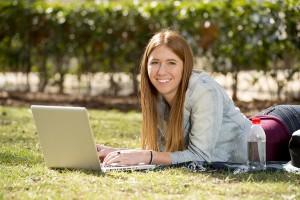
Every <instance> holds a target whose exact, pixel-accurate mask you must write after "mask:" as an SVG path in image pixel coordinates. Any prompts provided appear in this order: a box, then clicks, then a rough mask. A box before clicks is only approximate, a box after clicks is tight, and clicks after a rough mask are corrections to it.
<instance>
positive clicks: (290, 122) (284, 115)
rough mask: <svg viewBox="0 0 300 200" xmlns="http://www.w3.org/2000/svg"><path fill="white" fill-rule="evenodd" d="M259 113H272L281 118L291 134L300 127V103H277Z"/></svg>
mask: <svg viewBox="0 0 300 200" xmlns="http://www.w3.org/2000/svg"><path fill="white" fill-rule="evenodd" d="M258 115H272V116H275V117H277V118H279V119H281V120H282V121H283V122H284V123H285V124H286V126H287V128H288V130H289V133H290V134H291V135H292V134H293V132H295V131H297V130H299V129H300V105H277V106H273V107H270V108H267V109H265V110H263V111H261V112H260V113H259V114H258Z"/></svg>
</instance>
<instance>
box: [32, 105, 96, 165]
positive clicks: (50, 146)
mask: <svg viewBox="0 0 300 200" xmlns="http://www.w3.org/2000/svg"><path fill="white" fill-rule="evenodd" d="M31 110H32V113H33V118H34V121H35V125H36V129H37V133H38V138H39V142H40V145H41V149H42V152H43V155H44V160H45V162H46V165H47V166H48V167H49V168H71V169H72V168H73V169H94V170H101V167H100V163H99V159H98V156H97V152H96V147H95V142H94V136H93V132H92V129H91V125H90V122H89V118H88V113H87V110H86V108H84V107H62V106H38V105H32V106H31Z"/></svg>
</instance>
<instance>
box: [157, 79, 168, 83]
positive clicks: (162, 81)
mask: <svg viewBox="0 0 300 200" xmlns="http://www.w3.org/2000/svg"><path fill="white" fill-rule="evenodd" d="M157 81H158V82H160V83H166V82H168V81H170V79H163V80H157Z"/></svg>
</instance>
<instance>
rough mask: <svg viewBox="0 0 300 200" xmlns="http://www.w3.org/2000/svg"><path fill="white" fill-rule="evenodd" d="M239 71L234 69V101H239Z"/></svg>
mask: <svg viewBox="0 0 300 200" xmlns="http://www.w3.org/2000/svg"><path fill="white" fill-rule="evenodd" d="M238 73H239V72H238V71H234V72H233V74H232V78H233V83H232V86H231V88H232V100H233V101H237V100H238V97H237V90H238V89H237V87H238Z"/></svg>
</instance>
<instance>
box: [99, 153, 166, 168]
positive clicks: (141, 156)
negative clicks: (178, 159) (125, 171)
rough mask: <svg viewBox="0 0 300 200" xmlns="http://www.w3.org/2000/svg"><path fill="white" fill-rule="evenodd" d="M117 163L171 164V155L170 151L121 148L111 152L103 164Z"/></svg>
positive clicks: (127, 164) (125, 164)
mask: <svg viewBox="0 0 300 200" xmlns="http://www.w3.org/2000/svg"><path fill="white" fill-rule="evenodd" d="M151 152H152V163H151ZM115 163H117V165H118V166H130V165H137V164H154V165H170V164H171V156H170V153H169V152H157V151H150V150H138V149H131V150H119V151H113V152H111V153H109V154H108V155H107V156H106V157H105V159H104V161H103V165H111V164H115Z"/></svg>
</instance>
